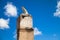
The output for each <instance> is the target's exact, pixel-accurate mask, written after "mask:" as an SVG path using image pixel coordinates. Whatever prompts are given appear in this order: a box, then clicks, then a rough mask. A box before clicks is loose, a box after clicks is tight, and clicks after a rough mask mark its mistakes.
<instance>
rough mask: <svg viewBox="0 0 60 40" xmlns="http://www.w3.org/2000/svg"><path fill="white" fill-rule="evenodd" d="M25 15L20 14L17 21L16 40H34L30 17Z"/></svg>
mask: <svg viewBox="0 0 60 40" xmlns="http://www.w3.org/2000/svg"><path fill="white" fill-rule="evenodd" d="M24 9H25V8H23V10H24ZM25 11H26V10H25ZM25 11H24V12H25ZM27 13H28V12H25V13H22V14H21V15H20V16H19V18H18V20H17V40H34V30H33V27H32V26H33V22H32V16H31V15H30V14H27Z"/></svg>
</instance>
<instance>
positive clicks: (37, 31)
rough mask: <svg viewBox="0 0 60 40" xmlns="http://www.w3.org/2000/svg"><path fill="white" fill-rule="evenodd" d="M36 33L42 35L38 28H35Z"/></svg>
mask: <svg viewBox="0 0 60 40" xmlns="http://www.w3.org/2000/svg"><path fill="white" fill-rule="evenodd" d="M34 35H42V32H41V31H39V30H38V28H36V27H35V28H34Z"/></svg>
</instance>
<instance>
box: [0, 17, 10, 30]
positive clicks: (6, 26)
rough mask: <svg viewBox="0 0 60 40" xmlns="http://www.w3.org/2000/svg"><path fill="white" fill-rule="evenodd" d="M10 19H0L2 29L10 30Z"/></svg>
mask: <svg viewBox="0 0 60 40" xmlns="http://www.w3.org/2000/svg"><path fill="white" fill-rule="evenodd" d="M8 24H9V19H7V20H5V19H3V18H0V29H5V28H9V25H8Z"/></svg>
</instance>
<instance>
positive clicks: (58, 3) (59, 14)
mask: <svg viewBox="0 0 60 40" xmlns="http://www.w3.org/2000/svg"><path fill="white" fill-rule="evenodd" d="M56 7H57V9H56V12H55V13H54V16H56V17H60V1H58V2H57V6H56Z"/></svg>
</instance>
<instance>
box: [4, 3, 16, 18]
mask: <svg viewBox="0 0 60 40" xmlns="http://www.w3.org/2000/svg"><path fill="white" fill-rule="evenodd" d="M4 9H5V10H6V11H5V15H7V16H9V17H10V16H12V17H16V16H17V8H16V6H14V5H13V4H12V3H11V2H8V3H7V5H5V7H4Z"/></svg>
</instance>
